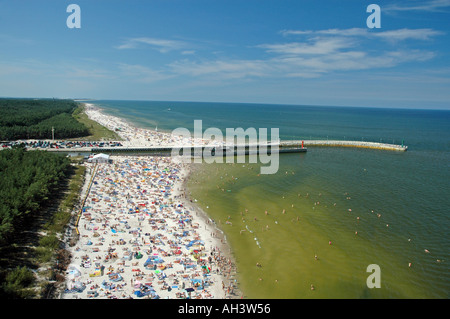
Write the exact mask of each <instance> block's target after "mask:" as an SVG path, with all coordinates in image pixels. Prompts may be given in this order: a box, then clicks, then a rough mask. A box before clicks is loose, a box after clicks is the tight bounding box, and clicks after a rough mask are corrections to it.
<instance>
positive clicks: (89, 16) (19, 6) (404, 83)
mask: <svg viewBox="0 0 450 319" xmlns="http://www.w3.org/2000/svg"><path fill="white" fill-rule="evenodd" d="M71 4H76V5H78V6H79V8H80V15H79V17H80V19H79V21H80V28H69V27H68V24H67V20H68V18H69V16H71V14H72V13H73V11H70V10H69V12H67V8H68V6H69V5H71ZM370 4H377V5H378V6H379V8H380V28H369V26H368V24H367V19H368V17H369V16H370V15H371V14H372V13H373V12H372V11H370V12H367V7H368V6H369V5H370ZM69 20H70V21H75V20H72V17H70V19H69ZM371 21H372V20H371ZM0 96H1V97H37V98H41V97H44V98H47V97H56V98H92V99H108V100H156V101H202V102H244V103H270V104H297V105H327V106H333V105H335V106H364V107H388V108H424V109H450V0H421V1H416V0H406V1H405V0H401V1H400V0H393V1H387V0H369V1H365V0H320V1H316V0H159V1H158V0H127V1H125V0H121V1H119V0H70V1H65V0H0Z"/></svg>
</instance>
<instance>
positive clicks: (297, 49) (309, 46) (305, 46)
mask: <svg viewBox="0 0 450 319" xmlns="http://www.w3.org/2000/svg"><path fill="white" fill-rule="evenodd" d="M351 46H352V41H349V40H348V39H343V38H314V39H313V40H312V41H311V42H310V43H299V42H291V43H285V44H263V45H259V46H258V47H260V48H263V49H267V51H268V52H272V53H279V54H287V55H298V54H330V53H333V52H336V51H338V50H340V49H343V48H349V47H351Z"/></svg>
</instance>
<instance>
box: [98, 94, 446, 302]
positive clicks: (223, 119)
mask: <svg viewBox="0 0 450 319" xmlns="http://www.w3.org/2000/svg"><path fill="white" fill-rule="evenodd" d="M94 103H96V104H98V105H99V106H101V107H103V108H104V109H105V111H106V112H108V113H111V114H113V115H116V116H120V117H122V118H125V119H128V120H130V121H132V122H133V123H134V124H135V125H137V126H140V127H144V128H150V129H154V128H155V126H156V125H157V126H158V129H159V130H166V131H171V130H173V129H175V128H177V127H185V128H188V129H189V130H191V131H192V129H193V123H194V120H196V119H201V120H202V121H203V130H205V129H206V128H209V127H217V128H220V129H221V130H222V131H224V130H225V128H237V127H242V128H244V129H246V128H249V127H255V128H261V127H262V128H268V129H270V128H279V130H280V138H281V139H298V140H301V139H305V140H307V139H327V138H329V139H341V140H359V141H360V140H364V141H374V142H379V141H382V142H387V143H397V144H401V142H402V141H404V142H405V144H406V145H408V147H409V149H408V151H407V152H392V151H380V150H369V149H352V148H320V147H309V149H308V151H307V153H303V154H299V153H297V154H295V153H294V154H280V156H279V169H278V172H277V173H276V174H273V175H262V174H260V166H261V164H250V163H248V162H249V161H248V158H244V160H245V163H238V162H237V159H236V160H235V162H234V164H219V163H215V164H206V163H204V164H194V165H195V168H196V169H195V170H194V172H193V173H192V174H191V176H190V178H189V180H188V189H189V191H190V192H191V198H192V199H193V200H194V201H195V200H196V201H197V204H198V205H200V206H201V208H202V209H203V210H204V211H205V212H207V213H208V215H209V216H210V217H211V218H212V219H214V220H215V222H216V224H217V226H218V227H219V228H220V229H221V230H222V231H223V232H224V233H225V235H226V238H227V242H228V243H229V245H230V246H231V249H232V252H233V255H234V258H235V261H236V264H237V271H238V274H237V276H238V278H237V279H238V283H239V288H240V290H241V291H242V292H243V294H244V297H246V298H268V299H270V298H283V299H295V298H355V299H360V298H441V299H445V298H449V296H450V294H449V292H450V276H449V274H450V249H449V247H450V236H449V235H448V230H449V228H450V212H449V207H450V196H449V194H450V187H449V181H450V111H437V110H407V109H405V110H401V109H378V108H342V107H314V106H292V105H259V104H242V103H196V102H158V101H96V102H94ZM265 166H267V165H265ZM283 210H284V211H285V213H284V214H283ZM266 211H267V215H266V214H265V212H266ZM255 218H256V219H255ZM227 222H228V223H227ZM250 231H251V232H250ZM330 242H331V245H330ZM315 256H317V260H316V258H315ZM257 263H259V264H261V267H257V266H256V264H257ZM372 264H376V265H378V266H379V267H380V285H381V287H380V288H369V287H368V285H367V283H366V281H367V278H368V277H369V276H370V275H372V273H370V272H367V267H368V266H369V265H372ZM311 285H313V286H314V288H315V289H314V290H311Z"/></svg>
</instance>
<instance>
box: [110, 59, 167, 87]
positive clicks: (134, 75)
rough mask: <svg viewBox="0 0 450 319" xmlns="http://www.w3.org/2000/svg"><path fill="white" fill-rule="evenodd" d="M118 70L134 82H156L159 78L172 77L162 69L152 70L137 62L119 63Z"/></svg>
mask: <svg viewBox="0 0 450 319" xmlns="http://www.w3.org/2000/svg"><path fill="white" fill-rule="evenodd" d="M119 70H120V73H121V75H122V76H125V77H130V78H131V79H132V80H133V81H136V82H145V83H150V82H157V81H161V80H167V79H170V78H172V77H173V75H171V74H167V73H166V72H163V71H162V70H154V69H151V68H149V67H146V66H143V65H139V64H126V63H121V64H119Z"/></svg>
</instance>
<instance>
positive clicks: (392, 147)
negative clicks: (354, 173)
mask: <svg viewBox="0 0 450 319" xmlns="http://www.w3.org/2000/svg"><path fill="white" fill-rule="evenodd" d="M302 142H303V145H304V146H305V147H308V146H329V147H355V148H370V149H378V150H387V151H401V152H405V151H407V150H408V146H405V145H397V144H387V143H377V142H364V141H340V140H303V141H301V140H296V141H294V140H292V141H281V142H280V147H292V146H299V145H302Z"/></svg>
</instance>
